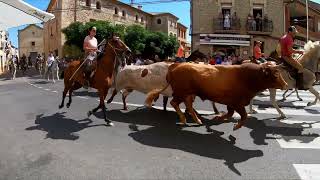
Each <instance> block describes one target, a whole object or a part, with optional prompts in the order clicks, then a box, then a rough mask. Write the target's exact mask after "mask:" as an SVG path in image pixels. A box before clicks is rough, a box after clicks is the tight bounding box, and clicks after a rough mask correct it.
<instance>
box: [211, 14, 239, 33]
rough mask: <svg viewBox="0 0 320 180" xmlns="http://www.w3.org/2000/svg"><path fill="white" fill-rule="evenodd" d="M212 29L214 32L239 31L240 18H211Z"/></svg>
mask: <svg viewBox="0 0 320 180" xmlns="http://www.w3.org/2000/svg"><path fill="white" fill-rule="evenodd" d="M213 25H214V27H213V29H214V32H215V33H228V34H237V33H240V28H241V25H240V19H239V18H231V19H229V22H228V21H225V19H224V18H215V19H213Z"/></svg>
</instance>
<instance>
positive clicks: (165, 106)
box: [163, 96, 169, 111]
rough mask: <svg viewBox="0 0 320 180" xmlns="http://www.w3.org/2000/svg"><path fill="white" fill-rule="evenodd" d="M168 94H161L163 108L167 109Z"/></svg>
mask: <svg viewBox="0 0 320 180" xmlns="http://www.w3.org/2000/svg"><path fill="white" fill-rule="evenodd" d="M168 99H169V97H168V96H163V110H164V111H167V104H168Z"/></svg>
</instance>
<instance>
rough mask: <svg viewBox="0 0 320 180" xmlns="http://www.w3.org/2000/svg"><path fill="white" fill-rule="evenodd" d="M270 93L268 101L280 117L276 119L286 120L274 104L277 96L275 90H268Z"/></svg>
mask: <svg viewBox="0 0 320 180" xmlns="http://www.w3.org/2000/svg"><path fill="white" fill-rule="evenodd" d="M269 92H270V101H271V103H272V105H273V107H274V108H276V109H277V111H278V113H279V114H280V117H278V118H277V119H279V120H280V119H284V118H286V115H284V113H283V112H282V111H281V110H280V108H279V106H278V104H277V102H276V95H277V90H276V89H269Z"/></svg>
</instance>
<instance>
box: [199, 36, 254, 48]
mask: <svg viewBox="0 0 320 180" xmlns="http://www.w3.org/2000/svg"><path fill="white" fill-rule="evenodd" d="M250 40H251V37H250V36H249V35H233V34H200V44H208V45H210V44H211V45H225V46H250Z"/></svg>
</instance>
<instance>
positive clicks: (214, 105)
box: [211, 101, 220, 114]
mask: <svg viewBox="0 0 320 180" xmlns="http://www.w3.org/2000/svg"><path fill="white" fill-rule="evenodd" d="M211 104H212V108H213V111H214V114H219V113H220V112H219V110H218V109H217V106H216V104H215V103H214V102H213V101H212V102H211Z"/></svg>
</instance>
